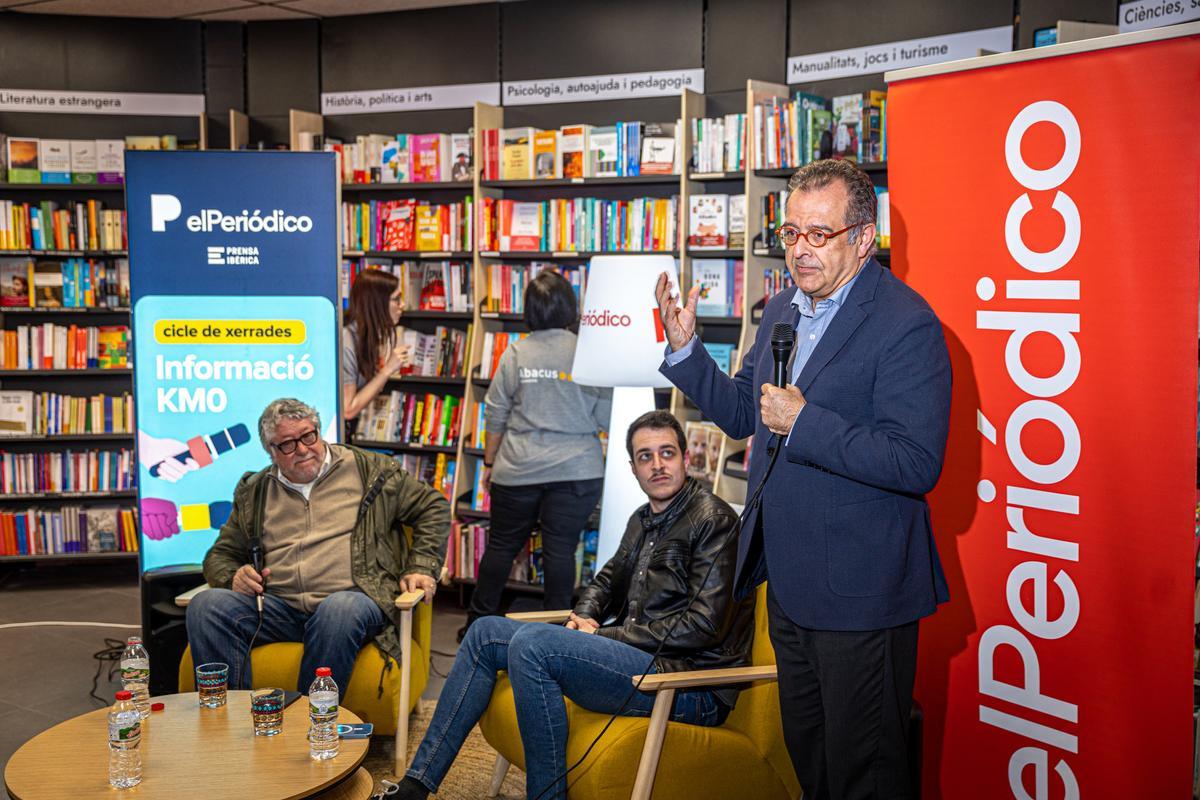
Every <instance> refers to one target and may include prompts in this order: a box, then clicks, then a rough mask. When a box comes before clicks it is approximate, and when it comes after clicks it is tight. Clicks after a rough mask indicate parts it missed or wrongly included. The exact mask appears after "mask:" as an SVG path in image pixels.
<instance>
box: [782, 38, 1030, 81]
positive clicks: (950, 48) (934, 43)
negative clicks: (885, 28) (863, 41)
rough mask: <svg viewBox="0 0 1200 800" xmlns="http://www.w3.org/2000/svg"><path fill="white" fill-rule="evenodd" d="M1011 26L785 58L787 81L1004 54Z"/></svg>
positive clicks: (870, 73) (883, 70)
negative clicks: (982, 52) (988, 54)
mask: <svg viewBox="0 0 1200 800" xmlns="http://www.w3.org/2000/svg"><path fill="white" fill-rule="evenodd" d="M1012 37H1013V27H1012V25H1001V26H999V27H996V28H984V29H982V30H977V31H964V32H962V33H948V34H943V35H941V36H924V37H922V38H920V39H906V40H904V41H901V42H886V43H884V44H872V45H867V46H866V47H850V48H847V49H845V50H830V51H828V52H824V53H807V54H805V55H802V56H792V57H791V58H789V59H788V60H787V82H788V83H808V82H810V81H827V80H830V79H831V78H847V77H850V76H852V75H873V74H875V73H878V72H886V71H888V70H893V69H905V68H907V67H923V66H925V65H927V64H940V63H942V62H944V61H958V60H959V59H963V58H975V57H976V56H978V55H979V51H980V50H986V51H987V52H990V53H1007V52H1009V51H1011V50H1012Z"/></svg>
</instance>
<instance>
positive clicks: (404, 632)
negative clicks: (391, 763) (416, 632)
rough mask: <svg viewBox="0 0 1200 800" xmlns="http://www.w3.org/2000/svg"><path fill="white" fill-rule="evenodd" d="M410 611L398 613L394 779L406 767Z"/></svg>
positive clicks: (410, 674) (410, 647)
mask: <svg viewBox="0 0 1200 800" xmlns="http://www.w3.org/2000/svg"><path fill="white" fill-rule="evenodd" d="M412 616H413V615H412V609H405V610H403V611H401V612H400V697H399V702H398V703H397V705H398V706H399V710H398V711H397V713H396V778H397V779H399V778H403V777H404V770H405V767H407V766H408V713H409V697H408V695H409V692H410V691H411V680H412Z"/></svg>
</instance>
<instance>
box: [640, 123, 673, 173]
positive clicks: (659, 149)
mask: <svg viewBox="0 0 1200 800" xmlns="http://www.w3.org/2000/svg"><path fill="white" fill-rule="evenodd" d="M677 171H678V170H677V169H676V166H675V123H673V122H661V123H655V122H651V123H648V124H647V125H646V126H645V128H644V129H643V130H642V153H641V174H643V175H670V174H672V173H675V172H677Z"/></svg>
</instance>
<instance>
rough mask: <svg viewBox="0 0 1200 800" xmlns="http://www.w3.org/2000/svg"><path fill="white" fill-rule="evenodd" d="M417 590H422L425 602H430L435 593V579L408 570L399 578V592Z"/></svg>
mask: <svg viewBox="0 0 1200 800" xmlns="http://www.w3.org/2000/svg"><path fill="white" fill-rule="evenodd" d="M418 590H424V591H425V602H426V603H432V602H433V596H434V595H435V594H437V581H435V580H434V579H433V578H431V577H429V576H428V575H424V574H422V573H420V572H410V573H408V574H407V575H405V576H404V577H402V578H400V591H401V592H415V591H418Z"/></svg>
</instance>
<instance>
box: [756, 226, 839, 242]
mask: <svg viewBox="0 0 1200 800" xmlns="http://www.w3.org/2000/svg"><path fill="white" fill-rule="evenodd" d="M853 227H854V226H853V225H847V226H846V227H845V228H842V229H841V230H840V231H834V232H833V233H826V232H825V231H823V230H821V229H820V228H810V229H809V230H807V231H802V230H800V229H799V228H797V227H796V226H795V225H780V226H779V227H778V228H776V229H775V235H776V236H778V237H779V239H780V241H782V242H783V245H784V247H793V246H795V244H796V242H798V241H800V237H801V236H803V237H804V238H805V239H807V240H808V243H809V244H810V245H812V246H813V247H824V246H825V243H826V242H828V241H829V240H830V239H832V238H833V237H835V236H841V235H842V234H843V233H845V232H846V231H848V230H850V229H851V228H853Z"/></svg>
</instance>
